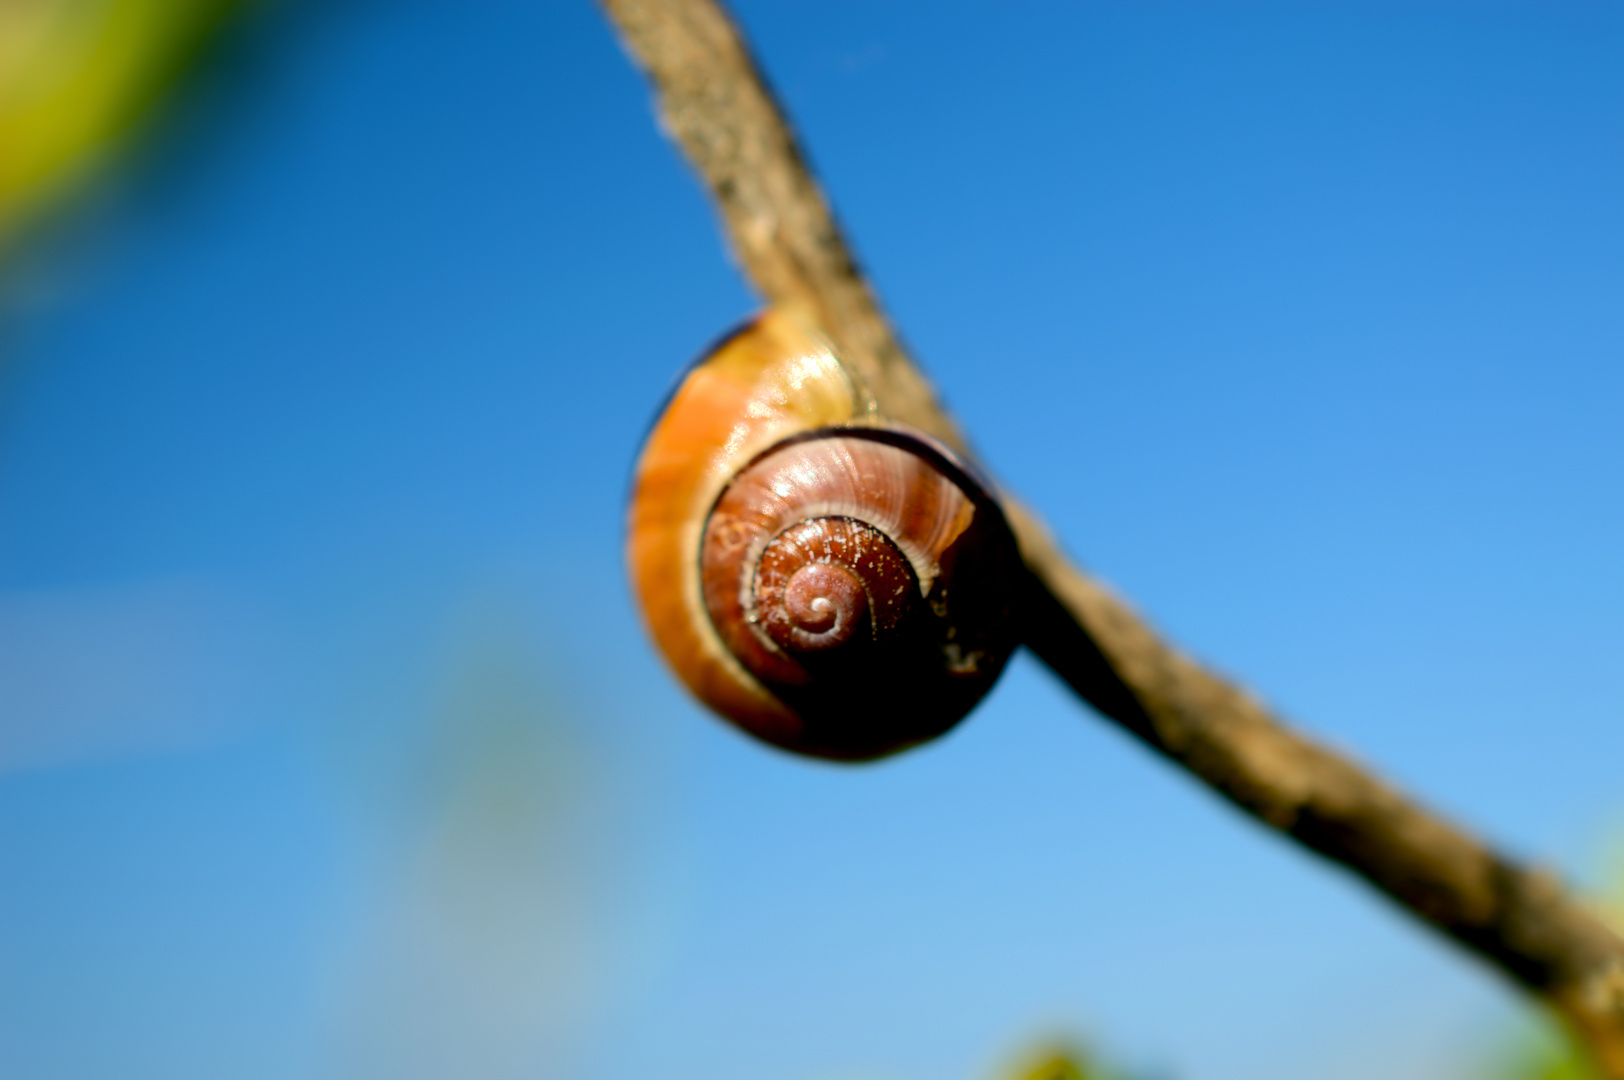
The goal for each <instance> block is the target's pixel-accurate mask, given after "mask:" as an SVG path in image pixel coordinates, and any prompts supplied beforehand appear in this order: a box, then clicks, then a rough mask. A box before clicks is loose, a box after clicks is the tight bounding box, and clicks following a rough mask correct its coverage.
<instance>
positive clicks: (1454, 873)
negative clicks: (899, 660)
mask: <svg viewBox="0 0 1624 1080" xmlns="http://www.w3.org/2000/svg"><path fill="white" fill-rule="evenodd" d="M600 3H602V5H603V6H604V8H605V9H606V10H607V11H608V13H609V15H610V17H611V18H612V19H613V21H614V22H615V23H616V25H617V26H618V27H619V29H620V32H621V34H622V36H623V38H624V40H625V43H626V46H627V48H628V49H629V50H630V52H631V53H632V55H633V57H634V58H635V59H636V60H637V62H638V63H639V64H640V65H641V66H642V67H643V68H644V69H645V70H646V72H647V74H648V75H649V78H650V79H651V80H652V81H653V83H654V86H655V89H656V92H657V95H658V100H659V108H660V114H661V116H662V118H663V120H664V123H665V125H666V127H667V129H668V131H669V132H670V134H671V135H672V137H673V138H675V139H676V141H677V142H678V143H679V144H680V145H681V147H682V149H683V151H684V152H685V153H686V154H687V156H688V158H689V160H690V161H691V162H692V163H693V165H694V167H695V168H696V169H697V170H698V172H699V175H700V177H701V179H702V180H703V181H704V183H705V185H706V186H707V188H708V189H709V190H710V193H711V195H712V197H713V198H714V199H715V201H716V205H717V208H718V210H719V212H720V214H721V218H722V223H723V226H724V227H725V230H726V233H727V236H728V238H729V240H730V241H731V244H732V249H733V252H734V254H735V255H736V256H737V258H738V260H739V262H740V263H741V264H742V267H743V269H744V272H745V274H746V276H747V277H749V279H750V280H751V281H752V282H753V283H754V284H755V286H756V288H757V289H759V290H760V292H761V293H762V295H763V296H764V297H765V298H766V299H767V300H768V301H769V302H771V303H773V304H777V305H781V306H789V307H795V308H798V309H800V310H801V311H803V312H804V313H806V314H807V315H808V316H809V317H811V318H812V319H813V320H814V321H815V323H816V324H817V325H818V326H820V328H821V329H822V330H823V331H824V332H825V333H826V334H827V335H828V337H829V338H830V340H831V341H832V342H833V343H834V345H835V346H836V348H837V350H838V351H839V352H840V353H841V354H842V356H843V358H844V359H846V360H847V361H848V362H849V363H851V364H853V365H854V366H856V367H857V368H858V369H859V370H860V371H861V372H862V373H863V375H864V377H865V378H866V379H867V380H868V382H869V383H870V386H871V389H872V390H873V392H874V395H875V397H876V399H877V400H878V401H879V402H880V404H881V407H882V408H883V410H884V411H885V412H886V413H887V414H888V415H890V416H892V417H893V418H895V419H897V420H900V421H903V422H905V423H909V424H912V425H914V426H916V427H918V428H920V429H922V430H925V431H928V432H931V433H933V434H935V435H937V436H938V437H940V438H943V439H945V440H947V441H949V442H951V443H952V444H954V445H956V446H959V447H961V448H962V447H963V446H964V445H965V442H964V439H963V437H962V435H961V434H960V432H959V429H958V428H957V426H956V425H955V424H954V423H953V421H952V419H951V418H950V417H949V416H948V415H947V414H946V413H945V412H944V411H943V410H942V408H941V406H940V404H939V403H938V401H937V399H936V396H935V393H934V392H933V390H932V389H931V386H930V384H929V382H927V381H926V379H925V377H924V376H923V375H922V374H921V373H920V371H919V369H918V368H917V367H915V366H914V364H913V362H912V361H911V360H910V359H909V357H908V354H907V352H906V351H905V350H904V348H903V347H902V345H901V343H900V342H899V341H898V339H897V336H896V334H895V332H894V330H893V329H892V327H891V325H890V322H889V321H888V320H887V319H886V317H885V314H884V313H883V312H882V311H881V309H880V307H879V303H878V301H877V300H876V298H875V296H874V293H873V291H872V290H871V288H870V287H869V285H868V282H867V281H866V280H865V279H864V277H863V275H862V273H861V271H860V270H859V269H858V267H857V264H856V260H855V259H854V258H853V257H852V254H851V250H850V248H849V247H848V246H847V244H846V242H845V240H844V238H843V236H842V235H841V232H840V229H839V227H838V226H837V225H836V223H835V220H834V216H833V214H832V213H831V212H830V209H829V205H828V202H827V201H826V200H825V198H824V196H823V193H822V191H821V189H820V188H819V187H818V184H817V182H816V180H814V179H813V177H812V175H811V172H810V170H809V169H808V168H807V165H806V161H805V159H804V158H803V156H802V154H801V151H800V150H799V148H798V147H797V145H796V142H795V138H794V135H793V133H792V131H791V129H790V126H789V122H788V120H787V119H786V118H785V116H784V114H783V112H782V110H780V109H779V107H778V105H777V103H776V102H775V101H774V99H773V97H772V94H771V92H770V91H769V90H768V88H767V86H766V84H765V82H764V81H763V79H762V77H761V74H760V72H759V71H758V70H757V69H756V67H755V65H754V63H753V61H752V60H751V58H750V55H749V51H748V49H747V48H746V46H745V43H744V41H743V39H742V37H741V36H740V34H739V31H738V30H737V28H736V27H735V26H734V24H733V23H732V21H731V20H730V19H729V18H728V16H727V15H726V13H725V12H724V11H723V10H722V9H721V8H720V7H718V6H717V4H716V3H715V2H714V0H600ZM1011 517H1012V521H1013V523H1014V525H1015V530H1016V534H1017V536H1018V537H1019V539H1020V542H1021V547H1022V552H1023V554H1024V557H1025V559H1026V563H1027V566H1028V568H1029V570H1030V572H1031V577H1030V589H1029V593H1030V595H1029V596H1028V597H1027V602H1026V604H1025V612H1024V614H1025V619H1026V625H1025V627H1024V628H1023V631H1024V639H1025V642H1026V644H1027V646H1028V647H1029V648H1031V649H1032V651H1033V652H1035V653H1036V654H1037V655H1038V656H1039V657H1040V658H1041V659H1042V660H1043V661H1044V662H1045V663H1046V664H1048V665H1049V667H1051V668H1052V669H1053V670H1054V671H1055V672H1056V673H1057V674H1058V675H1059V676H1060V677H1061V678H1063V679H1064V680H1066V682H1067V683H1068V684H1070V685H1071V687H1072V688H1073V689H1074V690H1076V692H1077V693H1078V694H1079V695H1081V696H1082V697H1083V698H1084V699H1085V700H1087V701H1088V702H1089V703H1090V704H1092V705H1093V706H1094V707H1095V708H1096V709H1098V710H1099V711H1100V712H1102V713H1104V714H1105V715H1106V716H1109V717H1110V718H1112V719H1113V720H1116V721H1117V722H1118V723H1120V724H1121V725H1122V726H1123V727H1125V728H1127V729H1128V730H1129V731H1131V732H1132V733H1133V734H1134V735H1136V736H1137V737H1138V738H1140V739H1141V740H1143V741H1144V742H1146V743H1148V744H1149V745H1150V746H1151V747H1153V748H1155V749H1156V750H1157V751H1159V752H1160V753H1162V754H1164V755H1166V756H1167V757H1168V758H1170V759H1172V760H1173V761H1176V762H1178V763H1179V764H1180V765H1182V766H1184V768H1186V769H1187V770H1189V771H1190V772H1191V773H1193V774H1195V775H1196V776H1197V777H1199V778H1200V779H1201V780H1202V781H1204V782H1205V783H1206V784H1208V785H1209V786H1210V787H1212V788H1213V789H1214V790H1216V791H1217V792H1218V793H1219V794H1221V795H1223V796H1224V797H1225V798H1227V799H1229V800H1230V801H1231V802H1233V803H1235V804H1236V805H1238V806H1240V807H1241V808H1242V809H1244V810H1246V811H1247V812H1248V813H1250V814H1252V815H1254V816H1255V817H1257V818H1258V819H1259V820H1261V821H1262V822H1264V823H1265V824H1267V825H1269V826H1270V827H1272V828H1274V829H1277V830H1279V831H1280V832H1282V833H1285V834H1287V835H1289V836H1292V837H1294V838H1295V839H1296V840H1298V841H1299V842H1301V843H1302V844H1304V845H1305V846H1307V847H1309V848H1311V849H1313V850H1314V851H1317V852H1319V853H1320V854H1322V855H1324V856H1325V857H1327V858H1329V859H1332V860H1334V861H1335V862H1338V863H1340V864H1342V865H1343V866H1345V867H1347V868H1349V869H1350V870H1352V871H1354V872H1355V873H1357V874H1359V875H1360V876H1362V877H1364V878H1365V879H1366V880H1368V881H1369V882H1370V883H1372V884H1373V885H1375V886H1376V887H1377V888H1378V889H1380V890H1382V891H1383V892H1385V893H1386V894H1387V895H1388V896H1389V897H1391V898H1392V899H1393V900H1395V901H1396V902H1398V903H1399V904H1401V905H1403V906H1404V907H1406V908H1408V909H1409V910H1410V911H1411V912H1413V913H1415V914H1416V915H1417V916H1419V917H1420V918H1422V919H1424V920H1426V921H1427V922H1429V923H1431V924H1432V925H1433V926H1435V927H1437V928H1438V929H1439V930H1441V931H1443V932H1444V933H1445V934H1447V935H1449V936H1450V937H1452V938H1453V939H1455V940H1456V941H1457V942H1459V943H1461V944H1462V945H1464V946H1465V947H1466V948H1468V949H1470V950H1471V951H1472V952H1474V953H1476V954H1477V955H1478V956H1480V957H1482V958H1484V959H1486V960H1487V961H1489V962H1490V963H1491V964H1493V965H1494V966H1496V967H1498V968H1499V969H1500V970H1501V971H1502V972H1504V973H1505V974H1507V975H1509V976H1510V977H1511V978H1512V979H1514V980H1515V981H1517V982H1518V983H1520V984H1521V985H1522V986H1524V987H1526V988H1527V989H1529V990H1530V991H1532V992H1533V993H1535V994H1537V995H1539V996H1540V997H1541V998H1543V999H1544V1000H1545V1001H1546V1002H1548V1003H1549V1004H1550V1005H1551V1006H1552V1008H1554V1009H1555V1010H1556V1012H1557V1014H1558V1015H1559V1016H1561V1017H1562V1018H1563V1019H1564V1020H1565V1021H1566V1022H1567V1023H1568V1025H1569V1027H1570V1028H1571V1030H1572V1031H1573V1032H1574V1034H1575V1035H1576V1036H1577V1037H1578V1039H1579V1040H1580V1041H1581V1042H1582V1043H1584V1044H1585V1045H1586V1046H1587V1047H1588V1048H1589V1049H1590V1051H1591V1053H1592V1055H1593V1057H1594V1059H1595V1061H1596V1062H1597V1063H1598V1065H1599V1066H1600V1067H1601V1069H1602V1070H1603V1072H1604V1074H1605V1075H1606V1076H1607V1077H1609V1078H1611V1080H1624V941H1621V940H1620V939H1619V937H1618V936H1617V935H1615V934H1614V933H1613V932H1612V931H1611V930H1609V929H1608V928H1607V927H1606V926H1605V925H1604V924H1603V923H1602V922H1601V921H1600V920H1599V919H1598V918H1597V917H1596V916H1594V915H1593V914H1592V913H1591V912H1590V911H1589V910H1588V909H1587V908H1586V907H1585V906H1584V905H1583V904H1582V903H1580V902H1579V901H1578V900H1577V899H1576V898H1575V897H1573V896H1572V895H1571V894H1569V893H1568V892H1567V891H1566V890H1565V889H1564V888H1563V886H1562V885H1561V884H1560V883H1558V882H1557V881H1556V880H1555V879H1554V878H1552V877H1549V876H1547V875H1545V874H1543V873H1540V872H1538V871H1536V870H1533V869H1531V868H1529V867H1526V866H1523V865H1520V864H1518V863H1516V862H1514V861H1512V860H1510V859H1508V858H1506V857H1504V856H1502V855H1500V854H1498V853H1496V852H1495V851H1494V850H1493V849H1491V848H1490V847H1488V846H1487V845H1485V844H1483V843H1482V842H1481V841H1479V840H1478V839H1476V838H1475V837H1473V836H1471V835H1470V834H1468V833H1467V832H1465V831H1463V830H1461V829H1460V828H1458V827H1456V826H1455V825H1453V824H1451V823H1449V822H1447V821H1445V820H1444V819H1442V818H1441V817H1439V816H1438V815H1436V814H1434V813H1432V812H1431V811H1429V810H1427V809H1425V808H1424V807H1422V806H1421V805H1420V804H1419V803H1417V802H1415V801H1414V800H1412V799H1410V798H1409V797H1408V796H1406V795H1404V794H1402V793H1401V792H1399V791H1397V790H1396V789H1395V788H1393V787H1391V786H1390V785H1388V784H1387V783H1385V782H1383V781H1382V780H1380V779H1378V778H1377V777H1376V776H1375V775H1374V774H1372V773H1371V772H1369V771H1368V770H1366V769H1365V768H1363V767H1362V766H1360V765H1358V764H1355V763H1354V762H1353V761H1351V760H1349V759H1347V758H1345V757H1343V756H1341V755H1339V754H1336V753H1334V752H1332V751H1331V750H1329V749H1327V748H1325V747H1323V746H1320V745H1318V744H1316V743H1314V742H1312V741H1310V740H1309V739H1307V738H1305V737H1304V736H1302V735H1300V734H1298V733H1297V732H1295V731H1292V730H1291V729H1290V728H1288V727H1286V726H1285V725H1284V724H1283V723H1281V722H1280V721H1279V720H1278V719H1276V718H1275V717H1273V716H1271V715H1270V713H1269V712H1268V710H1267V709H1265V708H1264V707H1263V706H1262V705H1261V704H1259V703H1258V702H1257V701H1256V700H1254V699H1253V698H1251V697H1250V696H1249V695H1247V694H1246V693H1245V692H1244V691H1243V690H1241V689H1240V688H1239V687H1237V686H1235V685H1233V684H1232V683H1230V682H1228V681H1226V680H1224V679H1222V678H1220V677H1218V676H1217V675H1214V674H1213V673H1211V672H1209V671H1207V670H1206V669H1204V668H1202V667H1201V666H1200V665H1198V664H1196V663H1195V662H1193V661H1191V660H1190V659H1188V658H1187V657H1185V656H1183V655H1182V654H1181V653H1179V652H1178V651H1177V650H1175V649H1174V648H1172V647H1171V646H1170V645H1168V644H1167V643H1166V642H1164V641H1162V640H1161V638H1160V637H1159V636H1158V635H1157V634H1156V633H1155V632H1154V631H1153V630H1152V629H1151V628H1150V627H1149V626H1148V625H1147V624H1146V623H1145V622H1144V621H1143V620H1142V619H1141V618H1140V617H1139V616H1138V615H1137V614H1136V613H1134V612H1133V610H1132V609H1130V608H1129V607H1128V605H1127V604H1125V603H1124V602H1122V601H1121V600H1120V599H1118V598H1117V597H1115V596H1114V595H1113V594H1112V593H1111V592H1110V591H1109V590H1108V589H1106V588H1105V587H1104V586H1102V585H1101V584H1100V583H1098V582H1096V581H1095V580H1093V579H1092V578H1091V577H1089V576H1088V575H1087V574H1085V573H1084V572H1083V571H1082V570H1081V569H1079V568H1078V567H1077V566H1076V565H1075V564H1073V563H1072V562H1071V561H1070V560H1068V559H1067V557H1066V556H1065V555H1064V553H1063V552H1062V551H1061V550H1060V548H1059V547H1058V545H1057V544H1056V543H1055V542H1054V540H1053V539H1052V538H1051V537H1050V535H1049V533H1048V531H1047V529H1045V528H1044V526H1043V524H1042V523H1041V521H1039V519H1038V518H1037V517H1036V516H1035V515H1033V514H1032V513H1031V512H1029V511H1027V510H1025V509H1024V508H1021V507H1019V506H1016V507H1014V508H1013V509H1012V512H1011Z"/></svg>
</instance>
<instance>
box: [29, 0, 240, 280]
mask: <svg viewBox="0 0 1624 1080" xmlns="http://www.w3.org/2000/svg"><path fill="white" fill-rule="evenodd" d="M261 6H263V0H0V256H5V255H7V254H9V252H10V250H11V249H12V248H13V247H14V246H15V244H16V242H17V241H18V240H19V238H20V237H21V236H22V234H23V232H24V230H25V229H26V228H28V227H29V226H31V225H33V224H34V223H35V222H37V221H39V220H40V219H41V218H42V217H44V216H46V215H47V214H49V212H51V211H53V210H55V209H57V208H59V207H61V206H62V205H63V204H64V203H65V202H66V201H67V200H68V199H69V198H70V197H71V196H73V195H74V194H76V193H78V192H81V191H83V190H84V189H85V188H86V187H87V186H88V185H89V184H90V182H91V181H93V180H94V179H95V178H96V176H97V175H98V174H100V173H101V172H102V171H103V170H104V169H105V168H106V167H107V166H108V165H110V164H111V163H113V162H114V161H116V160H117V159H118V156H119V154H120V153H121V152H122V151H125V150H127V149H128V148H129V146H130V145H131V143H132V141H133V138H132V137H133V136H135V135H136V134H137V133H139V132H140V131H142V130H143V129H145V128H146V127H147V126H148V123H149V121H150V120H151V119H152V118H153V117H154V116H155V115H156V113H157V112H158V111H159V106H161V105H162V104H164V103H165V102H167V101H169V100H170V99H171V98H172V96H173V95H172V91H173V90H174V89H175V88H176V86H177V85H179V84H180V83H181V82H183V81H184V78H185V76H186V75H187V74H189V73H190V72H191V71H193V70H194V69H195V68H196V67H197V66H198V63H199V61H200V60H202V59H203V58H204V57H205V56H207V55H208V54H209V52H210V51H211V49H212V48H213V47H214V46H216V45H217V44H218V43H219V42H220V41H222V40H223V38H224V36H225V34H224V32H225V31H226V30H227V29H228V28H229V27H230V26H231V25H232V24H233V23H234V22H235V21H237V19H238V18H239V17H240V16H242V15H245V14H247V13H248V12H249V11H250V10H251V9H254V8H258V7H261Z"/></svg>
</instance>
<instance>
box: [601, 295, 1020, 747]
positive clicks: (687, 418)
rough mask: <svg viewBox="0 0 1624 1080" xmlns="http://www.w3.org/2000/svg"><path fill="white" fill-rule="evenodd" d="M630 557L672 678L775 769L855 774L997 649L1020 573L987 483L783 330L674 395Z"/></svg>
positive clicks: (954, 700) (974, 690)
mask: <svg viewBox="0 0 1624 1080" xmlns="http://www.w3.org/2000/svg"><path fill="white" fill-rule="evenodd" d="M628 547H629V559H630V563H631V574H632V580H633V585H634V588H635V590H636V592H637V595H638V599H639V601H640V602H641V605H642V609H643V613H644V616H645V619H646V621H647V623H648V626H649V629H650V631H651V633H652V635H653V637H654V640H655V642H656V644H657V645H658V646H659V648H660V650H661V652H662V653H663V654H664V655H665V657H666V659H667V661H669V663H670V664H671V666H672V668H673V669H674V670H675V671H676V673H677V674H678V676H679V677H680V678H681V679H682V680H683V681H684V683H686V684H687V686H688V688H689V689H690V690H691V691H693V693H694V694H695V695H696V696H697V697H698V698H699V699H700V700H701V701H703V702H705V703H706V704H707V705H709V706H710V707H711V708H713V709H714V710H715V711H716V712H718V713H720V714H721V715H722V716H723V717H725V718H727V719H728V720H730V721H732V722H733V723H734V724H736V725H738V726H739V727H741V728H743V729H744V730H745V731H747V732H749V733H751V734H752V735H755V736H757V737H759V738H761V739H764V740H766V741H767V742H769V743H772V744H774V745H776V746H779V747H782V748H785V749H789V750H794V751H798V752H801V753H807V754H813V755H816V756H820V757H828V758H838V759H844V760H860V759H865V758H872V757H878V756H881V755H883V754H887V753H891V752H893V751H895V750H899V749H902V748H903V747H906V746H909V745H912V744H914V743H918V742H922V741H924V740H926V739H929V738H932V737H934V736H936V735H939V734H941V733H942V732H944V731H946V730H947V729H948V728H950V727H951V726H952V725H953V724H955V723H957V722H958V720H959V719H960V718H962V717H963V716H964V714H965V713H966V712H968V711H969V710H970V709H971V708H972V707H973V706H974V705H975V703H976V702H977V701H978V700H980V698H981V697H982V696H983V695H984V694H985V693H986V691H987V690H988V689H989V688H990V687H991V685H992V683H993V682H994V681H995V680H996V678H997V676H998V673H999V672H1000V671H1001V670H1002V668H1003V666H1004V663H1005V661H1006V660H1007V658H1008V656H1009V653H1010V651H1011V649H1012V648H1013V646H1014V634H1013V620H1012V618H1011V613H1010V605H1011V600H1010V598H1011V596H1012V594H1013V591H1014V587H1015V583H1016V581H1017V580H1018V578H1017V572H1018V562H1017V560H1016V557H1015V548H1014V542H1013V540H1012V539H1011V537H1010V533H1009V527H1008V525H1007V524H1006V523H1005V521H1004V517H1003V514H1002V512H1001V511H1000V510H999V508H998V505H997V503H996V502H995V500H994V499H993V498H992V497H991V496H990V495H989V494H988V493H987V491H986V488H985V485H983V484H981V483H980V482H979V481H977V480H976V479H975V477H974V476H973V475H972V474H971V472H970V471H969V469H968V468H967V467H966V466H965V465H963V464H962V463H961V462H959V461H958V460H957V459H956V458H955V456H954V455H953V454H952V452H951V451H949V450H948V449H947V448H945V447H943V446H941V445H940V444H939V443H937V442H935V441H934V440H932V439H930V438H928V437H927V436H924V435H921V434H919V433H917V432H914V431H911V430H908V429H905V428H901V427H898V426H896V425H892V424H889V423H887V422H886V421H885V420H884V418H883V417H881V416H880V415H879V414H878V413H877V411H876V410H875V409H874V408H873V405H872V403H871V401H870V400H869V398H868V395H867V394H866V393H865V392H864V390H863V388H862V386H861V384H860V382H859V380H857V379H856V378H855V377H854V375H853V374H852V373H851V372H850V371H848V370H847V369H846V368H845V367H844V366H842V365H841V364H840V363H839V361H838V360H837V359H836V358H835V357H834V356H833V355H832V354H831V352H830V351H829V349H828V348H827V347H826V346H824V345H823V344H822V343H821V342H819V341H818V340H817V338H816V337H814V336H813V335H812V334H810V333H809V332H807V331H806V330H805V329H804V328H802V327H801V325H800V324H798V323H797V322H796V321H795V320H794V318H793V317H791V316H789V315H786V314H783V313H776V312H769V313H767V314H765V315H763V316H761V317H760V318H758V319H757V320H756V321H755V322H753V323H751V324H749V325H747V326H746V327H745V328H744V329H742V330H740V331H739V332H737V333H736V334H734V335H733V336H732V337H730V338H728V339H726V340H725V341H723V342H722V343H721V344H720V345H719V346H718V347H717V348H716V349H715V350H714V351H713V352H711V353H710V354H709V355H708V356H707V357H705V358H704V359H703V360H701V361H700V362H699V363H698V364H697V365H695V366H694V367H693V368H692V369H691V370H690V371H689V372H688V374H687V375H686V377H685V378H684V379H683V380H682V382H681V384H680V385H679V386H678V387H677V390H676V392H675V393H674V394H673V396H672V398H671V400H670V402H669V403H668V405H667V407H666V409H665V411H664V413H663V414H662V415H661V417H660V419H659V420H658V421H657V422H656V424H655V426H654V428H653V430H652V431H651V432H650V434H649V437H648V441H647V443H646V444H645V446H644V450H643V454H642V458H641V460H640V461H639V463H638V467H637V471H636V477H635V482H634V489H633V495H632V504H631V513H630V536H629V545H628Z"/></svg>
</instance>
